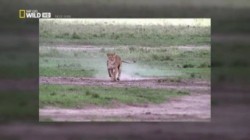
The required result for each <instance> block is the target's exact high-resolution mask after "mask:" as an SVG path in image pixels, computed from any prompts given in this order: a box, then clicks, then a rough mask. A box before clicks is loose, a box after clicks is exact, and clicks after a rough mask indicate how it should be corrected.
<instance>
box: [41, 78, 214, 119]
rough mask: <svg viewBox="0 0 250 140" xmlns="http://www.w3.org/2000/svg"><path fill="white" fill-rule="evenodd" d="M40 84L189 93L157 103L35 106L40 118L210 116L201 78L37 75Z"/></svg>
mask: <svg viewBox="0 0 250 140" xmlns="http://www.w3.org/2000/svg"><path fill="white" fill-rule="evenodd" d="M40 84H62V85H79V86H102V87H128V88H129V87H141V88H161V89H178V90H186V91H189V92H190V95H187V96H183V97H178V98H173V99H171V100H170V101H168V102H166V103H162V104H159V105H153V104H149V105H144V106H128V105H124V106H119V107H115V108H105V107H91V108H84V109H65V108H55V107H45V108H40V109H39V114H40V121H43V120H48V118H49V119H51V120H53V121H209V120H210V117H211V105H210V98H211V96H210V83H209V82H207V81H201V80H193V81H192V80H191V81H185V80H183V81H178V82H171V81H168V80H166V79H159V78H151V79H142V78H139V79H134V80H122V81H119V82H111V81H109V80H108V79H97V78H74V77H40Z"/></svg>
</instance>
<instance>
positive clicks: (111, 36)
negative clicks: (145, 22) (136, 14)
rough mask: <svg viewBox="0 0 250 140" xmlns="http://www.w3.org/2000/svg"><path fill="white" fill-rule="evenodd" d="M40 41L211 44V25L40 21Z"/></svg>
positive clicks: (94, 43) (166, 44) (102, 43)
mask: <svg viewBox="0 0 250 140" xmlns="http://www.w3.org/2000/svg"><path fill="white" fill-rule="evenodd" d="M39 31H40V32H39V33H40V34H39V36H40V44H44V43H45V44H46V43H49V44H51V43H52V44H53V43H63V44H65V43H66V44H69V43H73V44H75V43H79V44H85V45H88V44H91V45H141V46H151V47H155V46H170V45H191V44H192V45H207V44H210V27H191V26H159V25H150V26H141V25H133V26H131V25H114V24H112V23H103V24H99V23H96V24H84V23H81V22H77V23H75V22H63V21H61V22H60V23H59V22H56V21H55V20H54V21H53V20H41V21H40V22H39Z"/></svg>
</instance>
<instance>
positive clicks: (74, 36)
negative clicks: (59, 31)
mask: <svg viewBox="0 0 250 140" xmlns="http://www.w3.org/2000/svg"><path fill="white" fill-rule="evenodd" d="M72 39H81V37H80V36H79V35H78V34H76V33H75V32H74V33H73V34H72Z"/></svg>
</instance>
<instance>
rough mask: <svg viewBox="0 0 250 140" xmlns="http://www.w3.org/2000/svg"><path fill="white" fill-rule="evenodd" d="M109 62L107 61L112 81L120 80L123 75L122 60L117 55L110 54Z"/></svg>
mask: <svg viewBox="0 0 250 140" xmlns="http://www.w3.org/2000/svg"><path fill="white" fill-rule="evenodd" d="M107 56H108V60H107V69H108V74H109V77H111V79H112V81H116V80H118V81H119V80H120V75H121V65H122V60H121V57H120V56H118V55H117V54H115V53H108V54H107Z"/></svg>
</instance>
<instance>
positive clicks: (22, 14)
mask: <svg viewBox="0 0 250 140" xmlns="http://www.w3.org/2000/svg"><path fill="white" fill-rule="evenodd" d="M19 18H20V19H26V18H51V13H50V12H38V10H25V9H20V10H19Z"/></svg>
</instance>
